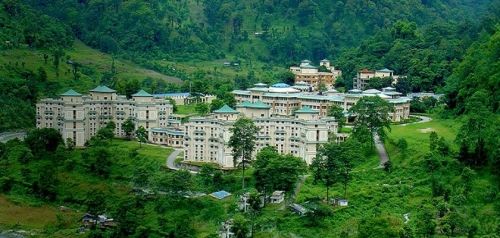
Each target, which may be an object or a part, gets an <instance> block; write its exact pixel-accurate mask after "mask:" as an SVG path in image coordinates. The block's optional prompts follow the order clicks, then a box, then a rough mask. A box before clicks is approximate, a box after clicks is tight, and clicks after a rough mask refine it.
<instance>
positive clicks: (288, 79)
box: [274, 70, 295, 85]
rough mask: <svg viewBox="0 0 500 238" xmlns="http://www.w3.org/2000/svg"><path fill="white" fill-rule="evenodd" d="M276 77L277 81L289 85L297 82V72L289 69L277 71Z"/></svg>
mask: <svg viewBox="0 0 500 238" xmlns="http://www.w3.org/2000/svg"><path fill="white" fill-rule="evenodd" d="M274 78H275V79H276V81H278V82H283V83H286V84H288V85H293V84H294V83H295V74H293V73H292V72H290V71H288V70H287V71H283V72H280V73H277V74H276V75H275V77H274Z"/></svg>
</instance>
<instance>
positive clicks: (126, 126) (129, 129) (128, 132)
mask: <svg viewBox="0 0 500 238" xmlns="http://www.w3.org/2000/svg"><path fill="white" fill-rule="evenodd" d="M122 129H123V131H124V132H125V136H127V138H128V139H129V140H130V137H131V136H132V133H133V132H134V129H135V123H134V121H133V120H132V118H130V117H129V118H127V120H125V122H124V123H123V124H122Z"/></svg>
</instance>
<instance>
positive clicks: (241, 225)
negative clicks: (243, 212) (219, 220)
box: [231, 216, 249, 238]
mask: <svg viewBox="0 0 500 238" xmlns="http://www.w3.org/2000/svg"><path fill="white" fill-rule="evenodd" d="M231 232H233V233H234V237H235V238H246V237H247V235H248V233H249V230H248V220H247V219H245V218H244V217H243V216H236V217H235V218H234V219H233V225H232V226H231Z"/></svg>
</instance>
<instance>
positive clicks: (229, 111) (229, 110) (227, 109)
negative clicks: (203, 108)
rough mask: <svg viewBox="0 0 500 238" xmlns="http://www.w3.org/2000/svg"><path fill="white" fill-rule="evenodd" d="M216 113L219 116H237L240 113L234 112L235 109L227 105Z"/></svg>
mask: <svg viewBox="0 0 500 238" xmlns="http://www.w3.org/2000/svg"><path fill="white" fill-rule="evenodd" d="M214 113H218V114H237V113H239V112H238V111H236V110H234V109H232V108H231V107H229V106H228V105H227V104H225V105H224V106H222V107H221V108H219V109H217V110H215V111H214Z"/></svg>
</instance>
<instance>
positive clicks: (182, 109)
mask: <svg viewBox="0 0 500 238" xmlns="http://www.w3.org/2000/svg"><path fill="white" fill-rule="evenodd" d="M175 114H179V115H196V114H198V112H196V104H189V105H177V112H175Z"/></svg>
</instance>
